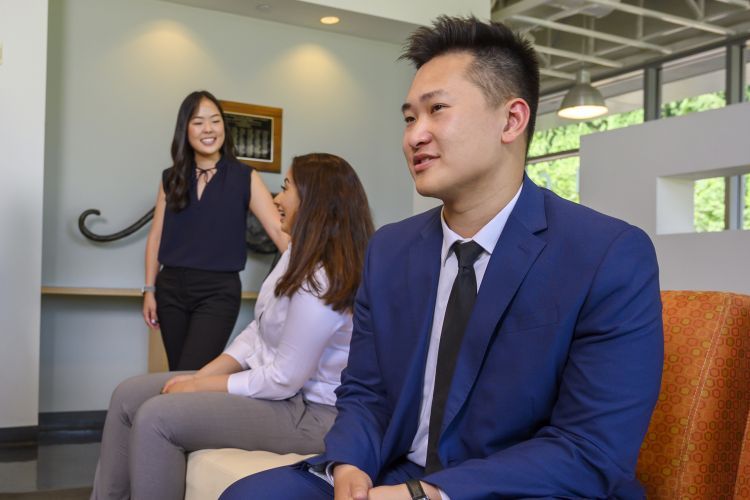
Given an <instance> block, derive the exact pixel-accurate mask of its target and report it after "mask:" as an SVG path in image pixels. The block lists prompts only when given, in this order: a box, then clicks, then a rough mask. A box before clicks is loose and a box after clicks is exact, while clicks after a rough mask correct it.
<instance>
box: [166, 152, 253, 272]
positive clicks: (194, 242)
mask: <svg viewBox="0 0 750 500" xmlns="http://www.w3.org/2000/svg"><path fill="white" fill-rule="evenodd" d="M170 168H173V167H170ZM170 168H167V169H165V170H164V171H163V172H162V186H165V190H166V186H167V172H169V169H170ZM191 171H192V175H191V180H190V189H189V192H188V195H189V199H190V201H189V203H188V205H187V207H185V208H184V209H182V210H181V211H179V212H175V211H173V210H171V209H170V208H167V209H166V211H165V212H164V226H163V228H162V233H161V242H160V243H159V263H160V264H162V265H164V266H168V267H188V268H191V269H200V270H202V271H222V272H227V271H241V270H243V269H244V268H245V262H246V260H247V249H246V246H245V230H246V229H245V228H246V224H247V222H246V221H247V210H248V203H250V174H251V172H252V169H251V168H250V167H248V166H247V165H245V164H243V163H240V162H239V161H237V160H230V159H224V158H223V157H222V159H221V160H219V162H218V163H217V164H216V173H215V174H214V176H213V178H212V179H211V180H210V181H209V182H208V184H206V187H205V188H204V189H203V195H202V196H201V199H200V200H199V199H198V195H197V177H196V174H195V168H193V169H191Z"/></svg>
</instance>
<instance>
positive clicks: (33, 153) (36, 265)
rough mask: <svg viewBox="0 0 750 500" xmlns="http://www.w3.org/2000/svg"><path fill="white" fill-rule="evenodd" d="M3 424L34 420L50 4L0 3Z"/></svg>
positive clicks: (0, 423) (40, 1) (0, 418)
mask: <svg viewBox="0 0 750 500" xmlns="http://www.w3.org/2000/svg"><path fill="white" fill-rule="evenodd" d="M0 44H2V46H3V62H2V65H0V152H1V153H0V154H2V159H0V175H2V178H3V182H1V183H0V234H2V243H0V345H2V346H3V347H2V349H0V427H24V426H33V425H36V423H37V404H38V401H37V392H38V387H39V312H40V299H39V287H40V284H41V267H40V265H41V261H42V189H43V184H42V183H43V170H44V105H45V98H44V82H45V72H46V63H47V1H46V0H27V1H24V2H18V1H15V0H0Z"/></svg>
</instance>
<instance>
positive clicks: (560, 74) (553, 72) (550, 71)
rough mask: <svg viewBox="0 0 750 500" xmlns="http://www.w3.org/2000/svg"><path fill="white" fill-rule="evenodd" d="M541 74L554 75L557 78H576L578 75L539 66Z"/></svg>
mask: <svg viewBox="0 0 750 500" xmlns="http://www.w3.org/2000/svg"><path fill="white" fill-rule="evenodd" d="M539 74H540V75H544V76H552V77H555V78H562V79H563V80H575V79H576V75H574V74H573V73H566V72H564V71H557V70H556V69H547V68H539Z"/></svg>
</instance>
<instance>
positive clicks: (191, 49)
mask: <svg viewBox="0 0 750 500" xmlns="http://www.w3.org/2000/svg"><path fill="white" fill-rule="evenodd" d="M49 37H50V43H49V54H50V65H49V78H48V94H47V96H48V103H49V104H48V114H47V119H48V123H47V145H46V152H47V164H46V172H45V194H44V196H45V210H44V255H43V274H42V276H43V283H44V284H45V285H55V286H91V287H140V286H141V284H142V281H143V271H142V268H143V249H144V244H145V235H146V229H143V230H141V232H139V233H138V234H136V235H133V236H131V237H129V238H127V239H125V240H122V241H120V242H117V243H114V244H96V243H92V242H90V241H88V240H86V239H84V238H83V237H82V236H81V235H80V234H79V233H78V229H77V222H76V221H77V218H78V215H79V214H80V213H81V212H82V211H83V210H85V209H87V208H98V209H100V210H101V211H102V214H103V219H101V220H100V221H99V222H96V223H94V224H91V227H92V229H93V230H95V231H97V232H100V233H107V232H111V231H115V230H119V229H121V228H122V227H123V226H125V225H127V224H129V223H131V222H132V221H134V220H136V219H137V218H138V217H140V216H141V215H142V214H143V213H145V211H146V210H148V209H149V208H150V207H151V206H152V204H153V201H154V198H155V194H156V189H157V185H158V180H159V175H160V172H161V170H162V169H163V168H165V167H166V166H168V165H169V161H170V159H169V145H170V142H171V135H172V131H173V127H174V121H175V117H176V113H177V108H178V106H179V103H180V101H181V100H182V99H183V97H184V96H185V95H186V94H187V93H188V92H190V91H191V90H194V89H200V88H206V89H208V90H210V91H212V92H213V93H214V94H215V95H217V96H218V97H219V98H220V99H226V100H233V101H240V102H247V103H254V104H263V105H269V106H276V107H281V108H283V110H284V118H283V151H282V164H283V165H284V170H286V166H287V165H288V164H289V162H290V160H291V158H292V156H294V155H298V154H304V153H308V152H311V151H326V152H331V153H336V154H340V155H341V156H343V157H344V158H346V159H348V160H349V161H350V162H351V163H352V165H353V166H354V167H355V169H356V170H357V172H358V174H359V175H360V177H361V179H362V181H363V183H364V185H365V188H366V190H367V193H368V196H369V198H370V204H371V206H372V208H373V212H374V215H375V219H376V224H378V225H382V224H383V223H386V222H390V221H394V220H398V219H400V218H403V217H405V216H408V215H409V214H410V213H411V209H412V195H411V193H412V184H411V180H410V178H409V175H408V172H407V169H406V167H405V164H404V160H403V156H402V154H401V151H400V138H401V131H402V119H401V116H400V111H399V106H400V103H401V102H402V101H403V98H404V95H405V94H406V90H407V88H408V84H409V82H410V78H411V73H412V71H411V70H410V69H409V68H408V66H407V65H406V64H405V63H397V62H396V59H397V57H398V54H399V52H400V47H399V46H398V45H396V44H388V43H383V42H376V41H371V40H364V39H360V38H355V37H350V36H344V35H337V34H333V33H326V32H323V31H320V30H312V29H307V28H299V27H293V26H289V25H283V24H277V23H271V22H267V21H262V20H257V19H253V18H248V17H242V16H238V15H232V14H226V13H219V12H214V11H209V10H203V9H198V8H193V7H186V6H182V5H177V4H173V3H169V2H159V1H155V0H132V1H128V2H122V1H117V0H59V1H56V2H51V5H50V31H49ZM264 179H265V181H266V183H267V184H268V185H269V186H270V187H271V188H272V189H278V186H279V185H280V183H281V180H282V175H279V174H264ZM268 264H269V260H268V259H267V258H261V257H257V256H251V257H250V259H249V261H248V266H247V270H246V271H245V272H244V273H243V275H242V278H243V283H244V288H245V289H246V290H257V289H258V287H259V286H260V283H261V281H262V279H263V277H264V276H265V273H266V271H267V268H268ZM250 309H251V304H250V303H245V307H244V310H243V313H242V317H241V318H240V320H239V322H238V325H240V326H242V325H243V324H244V323H245V322H246V321H248V320H249V319H250V318H251V317H252V313H251V310H250ZM139 311H140V303H139V301H138V300H137V299H95V298H90V299H81V298H77V299H75V298H59V297H46V298H45V300H44V303H43V318H42V372H41V385H42V388H43V389H42V393H41V399H40V411H74V410H97V409H103V408H105V407H106V404H107V401H108V398H109V394H110V392H111V390H112V388H113V387H114V385H115V384H116V383H117V382H118V381H119V380H122V379H123V378H124V377H126V376H129V375H132V374H136V373H142V372H144V371H145V370H146V354H145V353H146V351H147V334H146V331H145V327H143V326H142V323H141V320H140V318H139V315H140V313H139Z"/></svg>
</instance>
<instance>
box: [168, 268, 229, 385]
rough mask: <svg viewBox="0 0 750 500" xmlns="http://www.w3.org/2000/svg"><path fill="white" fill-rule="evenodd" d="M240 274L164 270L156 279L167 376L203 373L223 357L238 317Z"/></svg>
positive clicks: (184, 269) (183, 269) (194, 270)
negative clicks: (168, 372) (201, 370)
mask: <svg viewBox="0 0 750 500" xmlns="http://www.w3.org/2000/svg"><path fill="white" fill-rule="evenodd" d="M241 293H242V285H241V284H240V277H239V273H237V272H226V273H225V272H214V271H199V270H197V269H187V268H183V267H164V268H162V270H161V271H159V274H158V276H157V277H156V314H157V315H158V316H159V324H160V326H161V338H162V340H163V341H164V349H165V350H166V351H167V360H168V362H169V370H170V371H176V370H199V369H200V368H202V367H203V365H205V364H206V363H208V362H209V361H211V360H212V359H214V358H215V357H216V356H218V355H219V354H221V352H222V350H223V349H224V346H225V345H226V343H227V339H228V338H229V336H230V335H231V334H232V330H233V329H234V324H235V323H236V322H237V316H238V315H239V312H240V298H241Z"/></svg>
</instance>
